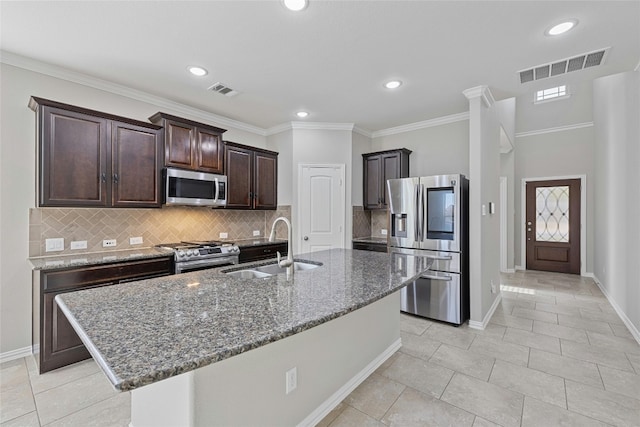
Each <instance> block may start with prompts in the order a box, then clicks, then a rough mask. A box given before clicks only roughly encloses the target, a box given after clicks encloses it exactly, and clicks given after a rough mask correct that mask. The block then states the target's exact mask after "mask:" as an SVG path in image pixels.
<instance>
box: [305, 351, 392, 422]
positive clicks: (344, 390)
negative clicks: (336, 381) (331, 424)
mask: <svg viewBox="0 0 640 427" xmlns="http://www.w3.org/2000/svg"><path fill="white" fill-rule="evenodd" d="M400 347H402V341H401V340H400V338H398V340H397V341H395V342H394V343H393V344H391V345H390V346H389V347H387V349H386V350H385V351H383V352H382V353H381V354H380V355H379V356H378V357H376V358H375V359H374V360H373V361H371V363H369V364H368V365H367V366H365V367H364V369H363V370H362V371H360V372H358V373H357V374H356V375H355V376H354V377H353V378H351V379H350V380H349V381H348V382H347V383H346V384H345V385H343V386H342V387H340V389H338V391H336V392H335V393H333V394H332V395H331V396H330V397H329V398H328V399H327V400H325V401H324V402H323V403H322V404H321V405H320V406H318V407H317V408H316V409H315V410H314V411H313V412H312V413H310V414H309V415H308V416H307V417H306V418H305V419H304V420H302V421H301V422H300V424H298V427H301V426H315V425H316V424H318V423H319V422H320V421H322V419H323V418H324V417H326V416H327V415H329V412H331V411H333V409H334V408H335V407H336V406H338V404H339V403H340V402H342V401H343V400H344V399H345V398H346V397H347V396H349V394H351V392H352V391H353V390H355V389H356V387H358V386H359V385H360V384H362V382H363V381H364V380H366V379H367V378H368V377H369V375H371V374H372V373H373V372H374V371H375V370H376V369H378V368H379V367H380V365H382V364H383V363H384V362H385V361H386V360H387V359H388V358H390V357H391V356H392V355H393V354H394V353H395V352H396V351H398V350H399V349H400Z"/></svg>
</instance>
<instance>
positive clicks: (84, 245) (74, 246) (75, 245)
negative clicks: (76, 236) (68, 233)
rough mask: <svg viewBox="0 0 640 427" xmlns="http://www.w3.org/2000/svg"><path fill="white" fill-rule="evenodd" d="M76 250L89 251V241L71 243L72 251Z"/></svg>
mask: <svg viewBox="0 0 640 427" xmlns="http://www.w3.org/2000/svg"><path fill="white" fill-rule="evenodd" d="M75 249H87V241H86V240H76V241H73V242H71V250H75Z"/></svg>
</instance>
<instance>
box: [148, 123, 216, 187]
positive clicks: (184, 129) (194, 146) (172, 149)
mask: <svg viewBox="0 0 640 427" xmlns="http://www.w3.org/2000/svg"><path fill="white" fill-rule="evenodd" d="M149 120H150V121H151V122H153V123H156V124H160V125H162V126H163V127H164V133H165V134H164V140H165V147H164V164H165V165H166V166H174V167H178V168H182V169H190V170H195V171H201V172H210V173H219V174H222V173H224V143H223V142H222V134H223V133H224V132H226V129H220V128H217V127H215V126H210V125H206V124H203V123H198V122H194V121H191V120H188V119H183V118H181V117H175V116H171V115H169V114H165V113H156V114H154V115H153V116H151V117H149Z"/></svg>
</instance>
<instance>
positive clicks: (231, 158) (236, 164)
mask: <svg viewBox="0 0 640 427" xmlns="http://www.w3.org/2000/svg"><path fill="white" fill-rule="evenodd" d="M252 158H253V151H251V150H245V149H244V148H239V147H231V146H227V147H226V148H225V170H226V171H227V187H228V192H227V193H228V194H227V208H232V209H251V207H252V206H253V192H252V189H251V184H252V182H251V180H252V163H253V162H252Z"/></svg>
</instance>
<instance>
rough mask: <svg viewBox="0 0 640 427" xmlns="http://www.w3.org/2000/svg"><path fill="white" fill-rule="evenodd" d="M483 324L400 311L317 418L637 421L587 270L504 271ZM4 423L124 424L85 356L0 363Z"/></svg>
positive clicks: (625, 355)
mask: <svg viewBox="0 0 640 427" xmlns="http://www.w3.org/2000/svg"><path fill="white" fill-rule="evenodd" d="M502 298H503V299H502V302H501V304H500V306H499V307H498V309H497V311H496V313H495V314H494V316H493V318H492V319H491V322H490V324H489V325H488V327H487V329H485V330H484V331H477V330H474V329H470V328H469V327H468V326H466V325H463V326H461V327H458V328H454V327H452V326H448V325H443V324H440V323H436V322H431V321H428V320H425V319H421V318H417V317H412V316H407V315H403V316H402V322H401V327H402V343H403V347H402V348H401V349H400V350H399V351H398V352H397V353H396V354H394V355H393V356H392V357H391V358H390V359H389V360H388V361H386V362H385V363H384V364H383V365H382V366H381V367H380V368H379V369H378V370H377V371H376V372H375V373H374V374H372V375H371V376H370V377H369V378H368V379H367V380H366V381H364V382H363V383H362V384H361V385H360V386H359V387H358V388H357V389H356V390H354V391H353V393H351V394H350V395H349V396H348V397H347V398H346V399H345V400H344V401H343V402H342V403H340V404H339V405H338V407H337V408H336V409H335V410H334V411H332V412H331V414H329V415H328V416H327V417H326V418H325V419H324V420H323V421H322V422H321V423H320V424H319V426H322V427H326V426H331V427H344V426H378V427H382V426H402V427H405V426H456V427H457V426H473V427H479V426H483V427H484V426H496V425H499V426H505V427H507V426H522V427H528V426H545V427H546V426H579V427H582V426H602V425H621V426H623V425H624V426H640V346H639V345H638V344H637V343H636V341H635V340H634V339H633V337H632V336H631V334H630V333H629V331H628V330H627V328H626V327H625V326H624V324H623V323H622V321H621V320H620V319H619V317H618V316H617V315H616V313H615V312H614V310H613V309H612V307H611V306H610V305H609V303H608V302H607V300H606V298H605V297H604V296H603V295H602V293H601V292H600V290H599V289H598V287H597V286H596V285H595V284H594V283H593V281H592V280H591V279H588V278H582V277H578V276H570V275H561V274H551V273H539V272H517V273H514V274H509V275H503V278H502ZM0 391H1V395H0V426H2V427H4V426H45V425H46V426H78V427H84V426H127V425H128V424H129V420H130V411H131V399H130V395H129V394H128V393H117V392H116V391H114V390H113V388H112V387H111V386H110V384H109V383H108V381H107V380H106V378H105V376H104V375H103V374H102V373H101V371H100V369H99V368H98V366H97V365H96V364H95V363H94V362H93V361H92V360H88V361H85V362H81V363H77V364H75V365H72V366H69V367H66V368H62V369H58V370H56V371H53V372H49V373H46V374H43V375H38V374H37V372H36V368H35V363H34V361H33V358H32V357H27V358H23V359H18V360H14V361H11V362H6V363H3V364H2V365H0Z"/></svg>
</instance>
